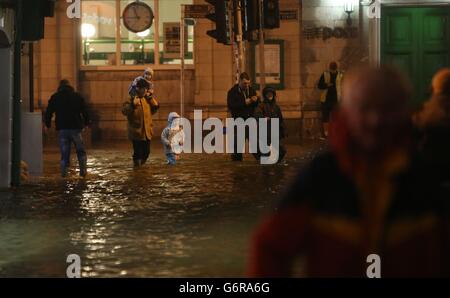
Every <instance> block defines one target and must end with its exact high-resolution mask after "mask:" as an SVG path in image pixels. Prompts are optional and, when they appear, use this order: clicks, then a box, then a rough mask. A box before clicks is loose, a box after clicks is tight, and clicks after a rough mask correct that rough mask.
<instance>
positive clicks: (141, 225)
mask: <svg viewBox="0 0 450 298" xmlns="http://www.w3.org/2000/svg"><path fill="white" fill-rule="evenodd" d="M320 146H321V145H320V144H317V143H310V144H303V145H300V144H289V145H288V155H287V159H286V162H285V163H283V164H278V165H270V166H261V165H259V164H258V163H257V162H256V161H255V160H254V159H253V158H252V156H250V155H247V156H245V161H244V162H242V163H236V162H231V161H230V160H229V157H228V156H227V155H224V154H212V155H210V154H185V155H183V157H182V160H181V161H180V162H179V164H178V165H176V166H172V167H170V166H166V165H165V160H164V156H163V154H162V151H161V149H160V147H161V145H160V142H159V141H155V142H154V143H153V144H152V154H151V160H150V162H149V163H147V164H146V165H145V166H144V167H143V168H141V169H138V170H134V169H133V168H132V166H131V163H132V162H131V145H130V144H128V143H119V144H117V143H115V144H107V145H105V144H104V145H102V146H97V147H94V148H91V149H90V150H88V166H89V169H90V172H89V175H88V177H87V178H86V179H81V178H78V177H77V172H76V169H75V167H74V169H73V171H72V172H71V176H70V178H68V179H62V178H60V177H59V172H58V170H59V165H58V164H59V163H58V160H59V155H58V154H59V153H58V149H57V147H54V146H50V147H46V148H45V150H44V175H43V176H42V177H39V178H31V179H30V180H28V181H26V182H24V185H23V186H21V187H20V188H19V189H16V190H8V191H1V192H0V276H3V277H7V276H9V277H38V276H39V277H65V276H66V268H67V266H68V265H69V264H68V263H66V259H67V256H68V255H70V254H77V255H79V256H80V258H81V274H82V276H83V277H119V276H126V277H128V276H129V277H240V276H245V268H246V259H247V253H248V245H249V239H250V236H251V233H252V231H253V229H254V228H255V226H256V225H257V224H258V222H259V220H260V219H261V216H262V215H264V214H266V213H267V212H269V211H270V210H272V208H273V206H274V203H275V202H276V199H277V194H279V192H280V191H281V190H282V189H283V187H284V186H285V185H286V184H287V183H288V182H289V179H290V178H291V177H292V176H293V175H294V174H295V172H296V171H298V169H300V168H301V167H302V165H303V164H304V163H305V162H306V161H307V160H309V159H310V158H311V156H312V155H313V154H314V152H316V151H317V150H318V148H319V147H320ZM72 158H73V161H72V164H74V165H76V161H75V156H74V154H73V156H72Z"/></svg>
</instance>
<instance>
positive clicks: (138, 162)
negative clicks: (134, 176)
mask: <svg viewBox="0 0 450 298" xmlns="http://www.w3.org/2000/svg"><path fill="white" fill-rule="evenodd" d="M133 165H134V167H135V168H139V167H140V166H142V160H140V159H134V160H133Z"/></svg>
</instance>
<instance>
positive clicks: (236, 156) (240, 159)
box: [231, 126, 259, 161]
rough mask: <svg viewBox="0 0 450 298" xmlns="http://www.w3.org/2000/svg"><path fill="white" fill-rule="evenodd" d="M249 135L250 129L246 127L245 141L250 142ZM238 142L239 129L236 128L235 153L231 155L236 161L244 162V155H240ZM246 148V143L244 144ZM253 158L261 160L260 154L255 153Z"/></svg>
mask: <svg viewBox="0 0 450 298" xmlns="http://www.w3.org/2000/svg"><path fill="white" fill-rule="evenodd" d="M249 135H250V130H249V128H248V127H247V126H246V127H245V141H247V140H249ZM237 140H238V136H237V127H236V126H235V127H234V148H233V149H234V151H233V153H232V154H231V159H232V160H234V161H242V153H238V145H237ZM244 146H245V143H244ZM253 156H254V157H255V158H256V159H259V155H258V153H253Z"/></svg>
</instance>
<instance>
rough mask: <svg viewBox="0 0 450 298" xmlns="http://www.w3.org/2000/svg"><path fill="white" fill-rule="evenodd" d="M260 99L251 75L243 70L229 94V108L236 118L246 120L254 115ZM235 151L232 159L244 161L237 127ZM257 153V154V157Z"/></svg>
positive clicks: (246, 136)
mask: <svg viewBox="0 0 450 298" xmlns="http://www.w3.org/2000/svg"><path fill="white" fill-rule="evenodd" d="M258 103H259V99H258V96H257V95H256V91H255V89H253V88H252V86H251V85H250V76H249V75H248V74H247V73H246V72H243V73H241V74H240V76H239V83H238V84H235V85H234V86H233V87H232V88H231V89H230V90H229V91H228V95H227V105H228V110H229V111H230V113H231V117H233V118H234V119H237V118H242V119H244V121H245V120H247V119H249V118H253V117H254V113H255V109H256V107H257V106H258ZM234 129H235V131H234V151H233V154H232V155H231V158H232V160H234V161H242V153H238V148H237V129H236V127H235V128H234ZM248 137H249V131H248V129H246V132H245V139H248ZM256 156H257V154H255V157H256Z"/></svg>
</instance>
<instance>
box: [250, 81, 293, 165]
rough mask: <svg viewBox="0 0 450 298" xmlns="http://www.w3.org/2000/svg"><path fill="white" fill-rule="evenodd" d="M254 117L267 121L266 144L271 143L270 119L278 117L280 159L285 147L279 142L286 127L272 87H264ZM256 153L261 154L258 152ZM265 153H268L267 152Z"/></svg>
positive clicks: (282, 156) (280, 159) (279, 159)
mask: <svg viewBox="0 0 450 298" xmlns="http://www.w3.org/2000/svg"><path fill="white" fill-rule="evenodd" d="M255 117H256V119H261V118H266V119H267V120H268V121H269V123H268V125H267V140H268V142H267V145H269V146H270V145H271V140H272V138H271V132H272V126H271V119H274V118H276V119H278V121H279V127H280V129H279V132H278V133H279V134H278V136H279V143H278V144H279V155H278V162H280V161H282V160H283V158H284V156H285V155H286V148H285V147H284V145H283V144H282V143H281V140H282V139H283V138H284V137H285V136H286V127H285V124H284V120H283V114H282V113H281V109H280V106H279V105H278V104H277V93H276V91H275V89H274V88H272V87H266V88H264V90H263V102H261V103H260V104H259V105H258V107H257V108H256V110H255ZM258 154H261V153H259V152H258ZM267 155H270V153H269V154H267Z"/></svg>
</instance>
